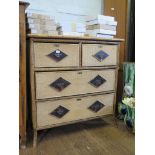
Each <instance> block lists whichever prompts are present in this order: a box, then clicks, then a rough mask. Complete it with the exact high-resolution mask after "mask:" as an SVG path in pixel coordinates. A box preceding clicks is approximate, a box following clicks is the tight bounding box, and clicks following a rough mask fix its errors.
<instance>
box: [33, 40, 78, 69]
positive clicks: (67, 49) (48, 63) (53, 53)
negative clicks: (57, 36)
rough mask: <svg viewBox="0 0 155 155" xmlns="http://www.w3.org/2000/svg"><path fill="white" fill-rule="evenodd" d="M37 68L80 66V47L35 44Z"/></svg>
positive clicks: (74, 45)
mask: <svg viewBox="0 0 155 155" xmlns="http://www.w3.org/2000/svg"><path fill="white" fill-rule="evenodd" d="M34 61H35V67H76V66H79V61H80V60H79V45H78V44H61V43H60V44H59V43H34Z"/></svg>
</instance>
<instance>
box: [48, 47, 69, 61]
mask: <svg viewBox="0 0 155 155" xmlns="http://www.w3.org/2000/svg"><path fill="white" fill-rule="evenodd" d="M47 56H49V57H50V58H52V59H53V60H55V61H60V60H62V59H63V58H65V57H66V56H67V54H65V53H63V52H62V51H60V50H59V49H57V50H55V51H53V52H52V53H50V54H49V55H47Z"/></svg>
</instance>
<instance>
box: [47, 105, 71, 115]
mask: <svg viewBox="0 0 155 155" xmlns="http://www.w3.org/2000/svg"><path fill="white" fill-rule="evenodd" d="M68 112H69V110H68V109H67V108H65V107H63V106H61V105H60V106H59V107H57V108H56V109H55V110H54V111H52V112H51V113H50V114H51V115H54V116H56V117H58V118H61V117H63V116H64V115H65V114H67V113H68Z"/></svg>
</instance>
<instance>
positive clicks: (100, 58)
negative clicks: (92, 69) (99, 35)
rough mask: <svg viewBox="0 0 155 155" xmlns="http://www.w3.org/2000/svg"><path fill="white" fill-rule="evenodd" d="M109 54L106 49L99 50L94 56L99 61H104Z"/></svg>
mask: <svg viewBox="0 0 155 155" xmlns="http://www.w3.org/2000/svg"><path fill="white" fill-rule="evenodd" d="M108 56H109V55H108V54H107V53H106V52H104V51H99V52H97V53H96V54H95V55H94V57H95V58H96V59H97V60H98V61H103V60H104V59H105V58H107V57H108Z"/></svg>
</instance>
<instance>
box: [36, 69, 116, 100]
mask: <svg viewBox="0 0 155 155" xmlns="http://www.w3.org/2000/svg"><path fill="white" fill-rule="evenodd" d="M115 73H116V70H115V69H106V70H80V71H57V72H37V73H36V98H37V99H44V98H53V97H61V96H71V95H78V94H87V93H95V92H101V91H110V90H115Z"/></svg>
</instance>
